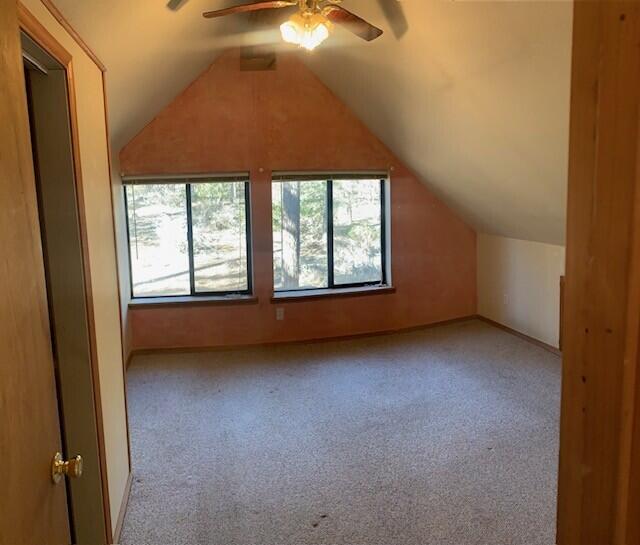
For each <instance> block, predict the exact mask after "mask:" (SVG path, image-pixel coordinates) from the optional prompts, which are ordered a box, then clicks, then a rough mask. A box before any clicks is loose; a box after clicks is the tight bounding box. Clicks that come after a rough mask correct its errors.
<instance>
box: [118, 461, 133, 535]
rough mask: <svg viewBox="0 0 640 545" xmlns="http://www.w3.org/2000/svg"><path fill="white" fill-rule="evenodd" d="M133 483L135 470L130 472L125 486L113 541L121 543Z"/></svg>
mask: <svg viewBox="0 0 640 545" xmlns="http://www.w3.org/2000/svg"><path fill="white" fill-rule="evenodd" d="M132 483H133V472H132V471H130V472H129V476H128V477H127V484H125V487H124V494H123V496H122V503H121V504H120V512H119V513H118V520H117V521H116V525H115V528H114V530H113V543H120V534H121V533H122V524H123V523H124V516H125V514H126V513H127V506H128V505H129V496H131V485H132Z"/></svg>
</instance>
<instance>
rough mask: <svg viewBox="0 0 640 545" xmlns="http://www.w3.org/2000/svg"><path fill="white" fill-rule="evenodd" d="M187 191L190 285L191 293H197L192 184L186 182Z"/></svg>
mask: <svg viewBox="0 0 640 545" xmlns="http://www.w3.org/2000/svg"><path fill="white" fill-rule="evenodd" d="M185 187H186V191H187V243H188V248H189V286H190V291H191V295H195V294H196V270H195V259H194V256H193V223H192V217H193V214H192V212H191V184H185Z"/></svg>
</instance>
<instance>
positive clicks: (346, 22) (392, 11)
mask: <svg viewBox="0 0 640 545" xmlns="http://www.w3.org/2000/svg"><path fill="white" fill-rule="evenodd" d="M185 2H186V0H169V2H168V4H167V6H168V7H169V8H170V9H172V10H177V9H179V8H180V7H181V6H182V5H183V4H184V3H185ZM341 3H342V0H266V1H265V0H262V1H254V2H248V3H244V4H240V5H237V6H232V7H229V8H224V9H218V10H214V11H207V12H205V13H203V14H202V15H203V16H204V17H205V18H207V19H212V18H217V17H223V16H225V15H232V14H238V13H253V14H256V13H259V12H263V13H264V12H265V11H266V10H279V9H282V8H289V9H290V10H292V11H293V8H296V9H295V12H294V13H293V14H292V15H291V17H290V18H289V19H288V20H287V21H285V22H284V23H282V24H281V25H280V33H281V35H282V39H283V40H284V41H285V42H288V43H292V44H295V45H298V46H300V47H303V48H305V49H307V50H309V51H311V50H313V49H315V48H316V47H317V46H318V45H320V44H321V43H322V42H324V41H325V40H326V39H327V38H328V37H329V34H330V32H331V29H332V28H333V25H340V26H342V27H344V28H346V29H347V30H349V31H351V32H352V33H353V34H355V35H356V36H358V37H360V38H362V39H363V40H366V41H372V40H375V39H376V38H378V37H380V36H381V35H382V33H383V31H382V30H381V29H380V28H378V27H376V26H374V25H372V24H371V23H369V22H367V21H365V20H364V19H362V18H361V17H359V16H358V15H356V14H354V13H352V12H350V11H349V10H347V9H345V8H343V7H342V6H341V5H340V4H341ZM378 3H379V4H380V5H381V7H382V9H383V12H384V14H385V16H386V17H387V19H388V20H389V22H390V23H391V27H392V29H393V31H394V34H395V35H396V37H397V38H400V37H401V36H402V35H404V33H405V32H406V31H407V29H408V24H407V20H406V18H405V17H404V13H403V11H402V5H401V4H399V3H398V0H378Z"/></svg>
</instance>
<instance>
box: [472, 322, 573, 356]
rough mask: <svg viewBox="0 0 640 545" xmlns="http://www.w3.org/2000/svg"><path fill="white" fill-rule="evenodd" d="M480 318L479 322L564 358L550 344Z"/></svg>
mask: <svg viewBox="0 0 640 545" xmlns="http://www.w3.org/2000/svg"><path fill="white" fill-rule="evenodd" d="M476 317H477V318H478V320H481V321H483V322H485V323H487V324H490V325H492V326H494V327H497V328H498V329H502V330H503V331H506V332H507V333H511V334H512V335H515V336H516V337H520V338H521V339H524V340H525V341H528V342H530V343H531V344H535V345H536V346H538V347H540V348H543V349H544V350H547V351H548V352H551V353H552V354H555V355H556V356H562V352H561V351H560V350H558V349H557V348H556V347H555V346H551V345H550V344H547V343H544V342H542V341H539V340H538V339H534V338H533V337H530V336H529V335H525V334H524V333H520V332H519V331H516V330H515V329H512V328H510V327H509V326H506V325H503V324H501V323H499V322H495V321H494V320H491V319H490V318H485V317H484V316H480V315H479V314H478V315H477V316H476Z"/></svg>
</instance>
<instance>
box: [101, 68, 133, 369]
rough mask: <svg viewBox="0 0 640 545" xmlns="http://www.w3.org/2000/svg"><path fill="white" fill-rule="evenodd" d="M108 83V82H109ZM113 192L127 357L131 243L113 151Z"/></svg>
mask: <svg viewBox="0 0 640 545" xmlns="http://www.w3.org/2000/svg"><path fill="white" fill-rule="evenodd" d="M107 81H108V80H107ZM111 190H112V191H113V215H114V219H115V229H116V252H117V255H118V279H119V281H120V314H121V316H122V340H123V344H124V353H125V357H127V358H128V356H129V355H130V353H131V328H130V324H129V303H130V302H131V278H130V276H131V275H130V273H129V242H128V238H127V220H126V211H125V206H124V186H123V185H122V178H121V177H120V158H119V157H118V154H117V153H114V152H113V150H112V157H111Z"/></svg>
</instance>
